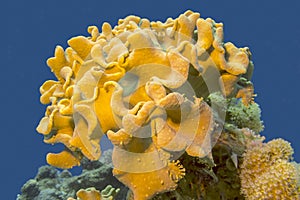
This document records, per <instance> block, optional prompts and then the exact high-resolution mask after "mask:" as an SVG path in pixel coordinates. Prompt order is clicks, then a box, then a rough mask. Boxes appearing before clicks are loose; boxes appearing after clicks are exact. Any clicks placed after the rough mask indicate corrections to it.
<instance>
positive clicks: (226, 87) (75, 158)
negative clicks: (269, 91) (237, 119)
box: [37, 11, 253, 199]
mask: <svg viewBox="0 0 300 200" xmlns="http://www.w3.org/2000/svg"><path fill="white" fill-rule="evenodd" d="M88 32H89V33H90V36H88V37H84V36H78V37H74V38H71V39H70V40H69V41H68V44H69V46H70V47H68V48H66V49H65V50H64V49H63V48H62V47H60V46H57V47H56V49H55V55H54V57H52V58H49V59H48V61H47V64H48V66H49V67H50V68H51V71H52V72H53V73H54V74H55V76H56V77H57V81H54V80H48V81H46V82H45V83H44V84H43V85H42V86H41V88H40V92H41V98H40V101H41V102H42V103H43V104H50V105H49V106H48V107H47V109H46V112H45V116H44V117H43V118H42V119H41V121H40V124H39V125H38V127H37V131H38V132H39V133H41V134H43V135H44V142H46V143H49V144H55V143H63V144H64V145H65V147H66V148H65V150H64V151H62V152H60V153H49V154H48V155H47V162H48V163H49V164H50V165H53V166H56V167H60V168H71V167H73V166H76V165H79V164H80V160H81V159H82V158H83V157H87V158H88V159H90V160H97V159H99V157H100V155H101V147H100V140H101V137H102V136H103V135H106V136H107V137H108V139H109V140H110V141H111V142H112V143H113V145H114V150H113V165H114V169H113V173H114V175H115V176H116V177H117V178H118V179H119V180H120V181H121V182H123V183H124V184H125V185H127V186H128V187H129V188H130V189H131V190H132V191H133V194H134V198H135V199H149V198H151V197H152V196H154V195H155V194H157V193H161V192H166V191H170V190H174V189H175V188H176V187H177V183H178V181H179V180H180V179H181V178H182V177H183V176H184V175H185V169H184V167H183V165H182V164H181V163H180V161H179V160H178V158H179V157H180V156H181V155H182V154H184V153H186V154H187V155H189V156H192V157H199V158H201V157H204V156H207V155H209V154H210V152H211V149H212V147H213V145H214V144H215V142H216V140H217V138H218V136H219V134H220V133H221V131H222V127H223V122H224V118H225V113H224V112H225V110H226V109H224V108H221V107H222V106H221V107H220V105H215V104H214V102H209V103H208V101H207V97H208V96H209V95H210V94H211V93H220V94H222V95H223V97H224V98H226V97H237V98H242V99H243V103H244V104H245V105H247V104H249V103H251V101H252V97H253V87H252V84H251V83H249V82H247V80H249V79H250V78H251V75H252V70H253V65H252V62H251V61H250V56H251V54H250V52H249V50H248V48H237V47H235V46H234V45H233V44H232V43H230V42H227V43H224V41H223V25H222V23H216V22H215V21H214V20H212V19H210V18H207V19H203V18H200V14H199V13H194V12H192V11H187V12H185V13H184V14H181V15H180V16H179V17H178V18H176V19H171V18H168V19H167V20H166V21H165V22H159V21H157V22H150V21H149V20H148V19H145V18H140V17H137V16H128V17H126V18H125V19H121V20H119V22H118V25H117V26H115V27H114V28H112V27H111V26H110V25H109V24H108V23H104V24H103V25H102V32H99V30H98V28H97V27H95V26H90V27H88ZM139 185H143V186H144V187H139Z"/></svg>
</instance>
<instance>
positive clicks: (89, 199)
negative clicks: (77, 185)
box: [68, 188, 103, 200]
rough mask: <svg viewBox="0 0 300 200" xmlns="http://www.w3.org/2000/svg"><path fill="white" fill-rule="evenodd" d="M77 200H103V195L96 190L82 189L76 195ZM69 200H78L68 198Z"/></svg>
mask: <svg viewBox="0 0 300 200" xmlns="http://www.w3.org/2000/svg"><path fill="white" fill-rule="evenodd" d="M76 196H77V200H102V199H103V198H102V197H101V194H100V192H99V191H98V190H96V189H95V188H88V189H85V190H84V189H80V190H78V191H77V193H76ZM68 200H76V199H74V198H71V197H70V198H68Z"/></svg>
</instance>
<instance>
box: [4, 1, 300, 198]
mask: <svg viewBox="0 0 300 200" xmlns="http://www.w3.org/2000/svg"><path fill="white" fill-rule="evenodd" d="M6 6H7V8H6V9H5V10H6V11H5V12H4V13H3V14H4V17H3V18H4V19H5V20H6V22H7V23H6V24H5V27H4V28H3V30H5V31H6V35H5V36H3V39H4V40H3V42H4V45H3V47H5V48H4V49H5V50H4V52H3V53H4V55H5V62H4V63H3V67H2V74H3V76H2V79H1V80H0V81H1V90H2V95H1V97H2V98H1V104H2V105H3V106H2V109H3V111H2V113H3V115H2V118H1V125H2V127H3V128H2V133H3V136H4V138H3V139H2V145H1V147H0V148H1V150H2V152H3V154H2V162H1V163H2V165H1V170H0V171H1V175H2V178H3V180H4V181H3V185H2V188H4V189H3V190H2V191H4V195H3V199H15V198H16V196H17V194H19V193H20V190H21V187H22V185H23V184H24V183H25V182H26V181H27V180H28V179H30V178H33V177H34V176H35V174H36V173H37V170H38V168H39V167H40V166H42V165H45V164H46V160H45V157H46V154H47V153H48V152H49V150H50V149H51V151H53V152H59V151H61V150H62V149H63V145H55V146H53V147H52V146H50V145H47V144H45V143H43V142H42V140H43V137H42V135H40V134H38V133H37V132H36V130H35V129H36V127H37V125H38V123H39V121H40V118H41V117H42V116H44V112H45V108H46V106H45V105H42V104H40V102H39V98H40V93H39V87H40V86H41V85H42V84H43V82H45V81H46V80H49V79H53V80H54V79H56V78H55V76H54V75H53V74H52V73H51V70H50V68H49V67H48V66H47V65H46V60H47V59H48V58H50V57H52V56H53V54H54V48H55V46H56V45H61V46H62V47H63V48H66V47H67V46H68V45H67V42H66V41H67V40H69V39H70V38H71V37H74V36H78V35H85V36H87V35H88V33H87V32H86V29H87V27H88V26H90V25H96V26H98V27H101V25H102V24H103V23H104V22H108V23H110V24H111V25H112V26H114V25H116V24H117V21H118V19H120V18H125V17H126V16H128V15H131V14H132V15H137V16H140V17H143V18H148V19H149V20H151V21H165V20H166V19H167V18H168V17H172V18H177V17H178V16H179V15H180V14H182V13H184V12H185V11H186V10H189V9H190V10H193V11H195V12H199V13H200V14H201V18H207V17H210V18H212V19H214V20H215V21H216V22H222V23H223V24H224V38H225V41H226V42H228V41H229V42H232V43H234V44H235V45H236V46H238V47H245V46H246V47H249V49H250V51H251V54H252V56H251V60H252V61H253V63H254V71H253V77H252V82H253V84H254V87H255V90H254V93H255V94H257V97H255V102H257V103H258V104H259V105H260V108H261V110H262V113H261V115H262V118H261V119H262V120H263V124H264V130H263V131H262V132H261V135H263V136H264V137H266V142H267V141H270V140H271V139H274V138H283V139H285V140H287V141H289V142H290V143H291V145H292V147H293V149H294V151H295V154H294V155H293V156H294V159H295V161H296V162H298V163H299V162H300V147H299V139H300V136H299V132H300V128H299V126H298V124H299V119H300V118H299V115H298V113H299V112H300V106H299V96H300V95H299V86H300V84H299V82H298V81H299V77H300V64H299V58H298V57H299V56H298V54H299V52H300V38H299V35H300V27H299V21H298V19H299V14H298V10H299V9H300V3H299V2H296V1H294V2H289V3H284V4H283V3H282V2H280V1H272V3H269V2H260V1H251V2H240V1H237V0H234V1H228V2H223V1H210V2H203V1H185V2H182V1H156V0H154V1H146V2H141V1H133V0H130V1H124V2H123V1H111V2H110V1H106V2H101V1H88V2H82V1H77V0H75V1H64V2H61V1H49V2H39V1H31V2H22V1H19V2H8V3H7V4H6ZM104 137H105V136H104ZM102 143H103V144H102V148H103V149H108V148H111V147H112V145H110V144H108V140H106V142H102ZM79 171H80V169H79V168H78V167H77V168H76V167H75V168H74V169H72V172H73V173H74V174H79Z"/></svg>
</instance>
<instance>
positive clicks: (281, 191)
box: [240, 139, 300, 200]
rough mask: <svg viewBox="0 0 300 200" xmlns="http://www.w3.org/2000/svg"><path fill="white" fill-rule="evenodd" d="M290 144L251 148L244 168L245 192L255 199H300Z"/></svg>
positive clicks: (276, 140) (280, 142) (275, 141)
mask: <svg viewBox="0 0 300 200" xmlns="http://www.w3.org/2000/svg"><path fill="white" fill-rule="evenodd" d="M292 154H293V149H292V148H291V146H290V144H289V143H288V142H286V141H284V140H282V139H275V140H272V141H270V142H268V143H267V144H261V145H258V146H255V147H252V148H249V149H248V150H247V152H246V153H245V155H244V158H243V160H244V161H243V163H242V165H241V173H240V178H241V188H242V193H243V194H244V195H245V197H246V198H247V199H249V200H251V199H278V200H279V199H295V200H296V199H299V198H300V192H299V191H300V190H299V189H300V188H299V187H300V185H298V183H297V173H298V172H297V169H296V167H295V165H294V164H292V163H291V162H289V159H291V156H292Z"/></svg>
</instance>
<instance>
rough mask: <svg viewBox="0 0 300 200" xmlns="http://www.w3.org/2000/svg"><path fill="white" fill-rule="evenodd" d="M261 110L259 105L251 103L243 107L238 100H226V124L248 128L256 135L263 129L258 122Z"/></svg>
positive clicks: (261, 124) (261, 123)
mask: <svg viewBox="0 0 300 200" xmlns="http://www.w3.org/2000/svg"><path fill="white" fill-rule="evenodd" d="M260 117H261V110H260V108H259V105H258V104H257V103H255V102H251V103H250V104H249V105H244V104H243V103H242V101H241V100H240V99H236V98H232V99H229V100H228V109H227V120H226V121H227V122H228V123H231V124H234V125H236V126H237V127H238V128H249V129H251V130H253V131H254V132H256V133H259V132H261V131H262V130H263V129H264V126H263V122H262V121H261V120H260Z"/></svg>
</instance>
